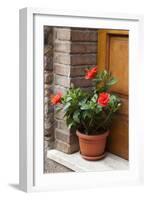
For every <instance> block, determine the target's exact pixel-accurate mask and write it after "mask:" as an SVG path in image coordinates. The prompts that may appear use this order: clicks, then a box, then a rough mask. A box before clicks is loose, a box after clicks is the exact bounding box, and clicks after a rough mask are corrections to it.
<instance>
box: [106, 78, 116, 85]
mask: <svg viewBox="0 0 147 200" xmlns="http://www.w3.org/2000/svg"><path fill="white" fill-rule="evenodd" d="M115 83H117V79H116V78H112V79H111V80H108V81H107V83H106V85H108V86H112V85H114V84H115Z"/></svg>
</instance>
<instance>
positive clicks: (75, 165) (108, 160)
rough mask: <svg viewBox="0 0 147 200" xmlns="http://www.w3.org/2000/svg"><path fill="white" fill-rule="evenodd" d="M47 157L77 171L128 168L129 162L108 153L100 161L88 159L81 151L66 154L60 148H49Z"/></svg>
mask: <svg viewBox="0 0 147 200" xmlns="http://www.w3.org/2000/svg"><path fill="white" fill-rule="evenodd" d="M47 157H48V158H49V159H51V160H53V161H55V162H57V163H60V164H61V165H64V166H65V167H67V168H69V169H71V170H73V171H75V172H97V171H111V170H128V169H129V162H128V161H126V160H124V159H122V158H120V157H118V156H116V155H114V154H111V153H107V156H106V157H105V158H104V159H102V160H99V161H87V160H84V159H83V158H81V156H80V154H79V152H77V153H74V154H66V153H63V152H60V151H58V150H55V149H53V150H49V151H48V152H47Z"/></svg>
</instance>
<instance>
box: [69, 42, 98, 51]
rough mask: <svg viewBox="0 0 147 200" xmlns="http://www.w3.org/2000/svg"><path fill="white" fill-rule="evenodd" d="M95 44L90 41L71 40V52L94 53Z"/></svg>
mask: <svg viewBox="0 0 147 200" xmlns="http://www.w3.org/2000/svg"><path fill="white" fill-rule="evenodd" d="M96 51H97V44H96V43H93V42H92V43H91V42H88V43H87V42H72V43H71V53H80V54H81V53H96Z"/></svg>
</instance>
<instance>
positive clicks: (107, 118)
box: [98, 111, 113, 129]
mask: <svg viewBox="0 0 147 200" xmlns="http://www.w3.org/2000/svg"><path fill="white" fill-rule="evenodd" d="M112 113H113V112H112V111H110V113H109V114H108V116H107V117H106V119H105V120H104V121H103V122H102V123H101V124H100V125H99V126H98V129H99V128H100V127H101V126H103V124H105V123H106V122H107V121H108V120H109V118H110V116H111V114H112Z"/></svg>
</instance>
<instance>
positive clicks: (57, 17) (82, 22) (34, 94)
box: [19, 8, 144, 192]
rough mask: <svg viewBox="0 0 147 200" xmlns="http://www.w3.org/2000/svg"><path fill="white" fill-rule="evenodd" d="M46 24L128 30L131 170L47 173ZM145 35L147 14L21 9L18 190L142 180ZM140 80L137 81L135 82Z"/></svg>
mask: <svg viewBox="0 0 147 200" xmlns="http://www.w3.org/2000/svg"><path fill="white" fill-rule="evenodd" d="M96 22H98V25H96ZM44 25H49V26H69V27H88V28H107V29H108V28H111V29H116V28H117V29H127V30H129V91H130V97H129V105H130V106H129V166H130V167H129V170H127V171H121V170H119V171H111V172H91V173H87V172H86V173H73V172H71V173H70V172H69V173H59V174H56V173H55V174H44V173H43V134H42V132H43V26H44ZM38 38H39V40H38ZM142 38H143V17H142V16H140V15H128V14H127V15H126V14H114V13H103V12H97V13H94V12H87V11H86V12H83V11H53V10H48V9H38V8H24V9H21V10H20V143H19V144H20V164H19V165H20V170H19V171H20V175H19V177H20V189H22V190H23V191H26V192H32V191H47V190H57V189H63V190H65V189H73V188H75V189H76V188H77V189H79V188H90V187H98V186H110V185H111V186H112V185H113V186H115V185H130V184H139V183H142V182H143V153H144V152H143V136H144V124H143V121H142V120H141V118H139V117H138V116H141V115H142V114H143V105H141V97H143V88H144V85H143V81H142V80H141V76H142V75H143V72H144V65H143V40H142ZM40 66H42V67H40ZM137 66H139V68H138V67H137ZM138 77H140V78H138ZM136 80H139V81H137V83H136ZM38 83H39V84H38ZM134 88H135V90H134ZM140 88H141V89H140ZM134 99H135V101H134ZM87 180H88V181H87Z"/></svg>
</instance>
